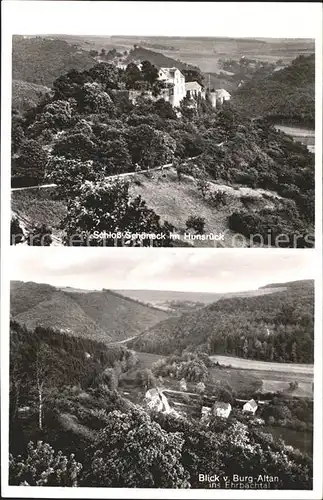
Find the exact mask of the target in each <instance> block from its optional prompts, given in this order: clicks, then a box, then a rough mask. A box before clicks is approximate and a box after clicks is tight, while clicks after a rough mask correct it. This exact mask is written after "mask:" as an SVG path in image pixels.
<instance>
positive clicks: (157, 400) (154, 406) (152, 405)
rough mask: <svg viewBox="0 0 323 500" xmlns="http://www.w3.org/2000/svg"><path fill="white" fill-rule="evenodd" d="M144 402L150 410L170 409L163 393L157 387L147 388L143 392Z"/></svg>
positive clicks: (168, 410)
mask: <svg viewBox="0 0 323 500" xmlns="http://www.w3.org/2000/svg"><path fill="white" fill-rule="evenodd" d="M145 402H146V404H147V406H148V408H149V409H150V410H156V411H161V412H165V413H170V412H171V411H172V410H171V408H170V406H169V404H168V401H167V398H166V396H165V394H163V392H162V391H160V390H159V389H155V388H153V389H149V390H148V391H147V392H146V394H145Z"/></svg>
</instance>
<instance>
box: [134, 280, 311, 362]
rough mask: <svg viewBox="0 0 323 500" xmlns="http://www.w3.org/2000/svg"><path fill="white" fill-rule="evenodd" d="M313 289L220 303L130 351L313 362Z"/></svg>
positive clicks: (167, 324) (146, 337)
mask: <svg viewBox="0 0 323 500" xmlns="http://www.w3.org/2000/svg"><path fill="white" fill-rule="evenodd" d="M313 307H314V286H313V282H311V281H304V282H303V283H302V282H301V283H300V284H299V285H298V286H297V287H295V286H293V284H292V285H291V286H289V283H288V284H286V287H285V288H284V289H281V288H278V289H277V288H276V291H274V293H269V294H265V295H259V296H255V297H231V298H222V299H220V300H218V301H217V302H215V303H213V304H210V305H208V306H206V307H203V308H201V309H198V310H197V311H192V312H191V313H188V314H184V315H182V316H181V317H177V318H176V317H174V318H169V319H167V320H165V321H163V322H161V323H159V324H158V325H155V326H154V327H152V328H151V329H150V330H149V331H147V332H144V333H143V334H142V335H140V336H139V337H137V338H136V339H135V340H133V341H132V342H130V343H129V344H128V346H131V347H132V348H134V349H137V350H141V351H145V352H152V353H159V354H170V353H174V352H176V351H182V350H183V349H189V350H195V349H202V350H204V351H207V352H208V353H209V354H227V355H233V356H240V357H245V358H248V359H259V360H264V361H279V362H284V361H285V362H293V361H294V362H299V363H311V362H313V346H314V342H313V337H314V331H313V330H314V327H313V315H314V312H313Z"/></svg>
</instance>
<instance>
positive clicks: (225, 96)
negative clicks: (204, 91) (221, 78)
mask: <svg viewBox="0 0 323 500" xmlns="http://www.w3.org/2000/svg"><path fill="white" fill-rule="evenodd" d="M215 94H216V100H217V102H218V103H219V104H223V103H224V101H230V99H231V94H229V92H228V91H227V90H225V89H217V90H216V91H215Z"/></svg>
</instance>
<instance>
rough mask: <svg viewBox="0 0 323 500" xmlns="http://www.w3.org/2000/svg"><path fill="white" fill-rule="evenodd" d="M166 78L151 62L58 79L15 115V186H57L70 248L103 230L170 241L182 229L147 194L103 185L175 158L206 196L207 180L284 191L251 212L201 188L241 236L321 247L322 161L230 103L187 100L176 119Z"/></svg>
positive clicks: (247, 205)
mask: <svg viewBox="0 0 323 500" xmlns="http://www.w3.org/2000/svg"><path fill="white" fill-rule="evenodd" d="M156 75H157V71H156V68H155V67H154V66H153V65H151V64H150V63H149V62H147V61H146V62H145V64H143V67H142V70H139V69H138V68H137V66H136V65H134V64H129V65H128V67H127V68H126V70H122V69H120V68H117V67H116V66H114V65H111V64H107V63H100V64H97V65H95V66H94V67H92V68H91V69H90V70H89V71H70V72H69V73H67V74H65V75H62V76H60V77H59V78H57V79H56V80H55V82H54V84H53V91H52V93H51V94H50V95H48V96H46V97H45V98H44V99H43V101H42V102H41V103H40V104H39V105H38V106H36V107H35V108H32V109H30V110H28V112H26V113H24V115H15V116H14V117H13V123H12V138H13V139H12V152H13V157H12V185H13V187H15V186H24V185H28V184H37V183H43V182H50V183H53V182H54V183H55V184H57V186H58V188H57V190H56V193H55V195H56V198H58V199H59V200H61V201H63V202H64V203H65V204H66V205H67V215H66V218H65V219H64V220H63V221H62V228H61V229H63V230H65V231H66V236H67V240H66V239H65V240H64V242H65V244H71V243H68V242H67V241H69V236H70V234H80V233H82V232H85V233H89V234H91V233H93V231H94V230H98V231H102V230H103V229H106V230H111V231H114V230H117V229H118V228H121V230H126V229H127V227H128V228H129V229H130V230H131V231H133V232H135V231H138V230H142V228H144V227H145V228H146V229H147V230H149V231H150V232H155V233H156V232H162V231H165V232H166V233H168V234H169V231H171V230H172V227H170V226H169V225H166V226H165V225H163V224H162V221H161V220H160V217H159V215H161V213H162V209H161V208H160V209H158V207H157V210H156V209H151V208H150V207H148V206H147V203H146V202H145V199H144V198H143V197H142V196H136V197H134V196H131V194H130V193H129V190H128V188H127V187H126V186H124V185H121V184H120V183H119V184H118V183H117V182H114V183H113V184H109V185H108V184H107V183H103V184H102V181H103V177H104V176H111V175H116V174H121V173H126V172H134V171H135V169H136V168H138V165H139V168H144V169H147V168H154V167H157V166H160V165H162V164H165V163H170V162H173V161H174V162H175V165H176V168H175V170H176V172H177V181H178V182H181V179H182V177H183V175H184V174H188V175H190V176H193V177H194V179H195V182H196V185H195V186H194V189H195V191H196V194H198V191H199V187H201V186H202V184H201V183H204V184H205V183H207V181H210V182H212V183H213V184H215V185H219V184H222V185H228V186H242V187H247V188H249V189H255V188H261V189H263V190H270V191H276V192H277V193H278V194H279V196H278V197H277V196H274V197H273V196H270V194H269V195H268V200H269V202H268V203H266V200H265V199H264V200H263V201H264V203H263V204H262V206H261V207H260V206H259V205H258V204H257V203H256V204H254V203H253V201H254V200H253V199H252V197H249V199H248V197H247V199H244V200H241V203H242V202H243V207H242V206H241V204H240V205H239V206H237V204H236V203H235V199H234V197H232V196H231V197H230V196H222V197H221V199H219V196H217V195H214V196H213V195H212V194H210V193H208V192H206V191H207V190H205V189H204V188H203V189H201V190H200V191H201V193H202V195H203V198H204V201H205V202H206V203H207V204H208V206H209V208H210V207H211V208H212V210H214V212H217V211H218V210H219V209H221V208H223V207H224V209H225V212H226V214H227V217H226V225H227V226H229V229H230V230H232V231H233V233H240V234H242V235H244V236H245V237H247V238H249V237H250V235H252V234H260V235H261V238H263V240H264V244H266V245H267V244H268V245H269V246H270V245H272V246H275V239H276V238H277V236H278V235H280V234H284V235H287V240H288V241H287V242H286V241H284V242H283V243H282V242H280V245H281V246H287V247H295V246H296V247H311V246H313V244H314V241H313V240H314V236H313V235H312V233H313V223H314V155H313V154H311V153H310V152H308V151H307V149H306V147H305V146H303V145H301V144H298V143H295V142H293V140H292V139H291V138H290V137H288V136H287V135H285V134H284V133H282V132H277V131H276V130H275V129H274V128H273V127H271V126H270V125H268V123H266V122H265V121H261V122H257V123H256V122H251V121H250V120H249V119H247V118H243V116H241V115H240V114H239V113H238V112H237V111H236V110H235V109H234V108H232V107H230V105H228V106H224V107H222V108H219V109H218V110H214V109H213V108H212V107H211V105H210V103H209V102H208V101H207V100H198V102H197V107H196V109H194V108H191V107H190V106H189V103H187V101H186V100H184V102H183V103H182V104H181V106H180V109H179V110H178V111H179V112H180V115H179V113H175V111H174V109H173V108H172V107H171V105H170V103H167V102H165V101H164V100H163V99H160V98H158V97H159V90H160V82H159V81H158V80H157V76H156ZM132 89H137V92H139V94H140V92H144V93H145V92H151V93H152V95H153V96H155V97H154V98H153V99H151V100H150V99H146V98H144V97H143V96H142V97H140V95H139V96H138V98H137V101H136V104H133V103H132V102H131V101H130V100H129V91H130V90H132ZM140 89H141V90H140ZM196 156H198V157H199V158H198V159H196V160H195V166H194V164H190V165H183V163H184V161H185V159H186V158H190V157H196ZM291 166H292V168H291ZM86 181H91V182H89V183H86ZM85 183H86V184H85ZM139 184H140V182H139ZM157 187H158V186H157ZM157 187H156V189H157ZM76 195H77V196H78V200H76ZM202 195H201V196H202ZM94 200H95V202H94ZM193 201H194V200H193ZM101 209H102V210H101ZM109 214H110V215H109ZM163 215H164V214H163ZM94 220H95V221H97V222H96V223H95V224H94V222H93V221H94ZM165 220H166V222H167V220H168V219H167V214H165V215H164V221H165ZM91 221H92V222H91ZM113 221H114V222H113ZM214 229H215V228H214ZM269 233H272V235H271V236H272V238H271V240H270V241H269V238H268V234H269ZM293 235H296V236H297V237H298V239H297V241H296V243H295V242H294V241H293V239H292V237H293ZM110 243H111V242H110ZM256 243H257V242H256ZM101 244H102V241H101V240H98V239H92V241H91V245H96V246H97V245H101ZM156 244H160V245H163V244H164V246H170V245H171V242H170V241H167V242H160V243H158V242H156Z"/></svg>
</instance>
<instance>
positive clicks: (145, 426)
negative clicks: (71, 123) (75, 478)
mask: <svg viewBox="0 0 323 500" xmlns="http://www.w3.org/2000/svg"><path fill="white" fill-rule="evenodd" d="M183 444H184V440H183V438H182V436H181V434H180V433H177V432H173V433H172V432H166V431H165V430H164V429H162V428H161V426H160V425H159V424H157V423H156V422H153V421H152V420H151V418H150V417H149V415H148V414H147V413H145V412H143V411H141V410H138V409H136V410H132V411H130V412H128V413H121V412H120V411H117V410H115V411H112V412H111V413H110V414H109V415H108V417H107V425H106V427H105V428H104V429H103V430H102V431H100V432H99V433H98V435H97V437H96V438H95V440H94V443H93V445H92V446H91V447H90V449H89V450H88V452H87V454H89V455H90V456H92V459H91V464H90V467H89V471H86V472H85V477H84V481H83V484H82V485H83V486H99V487H100V486H102V487H128V488H139V487H141V488H165V487H167V488H188V487H189V486H190V485H189V482H188V474H187V473H186V472H185V470H184V467H183V465H182V463H181V458H182V448H183ZM120 471H122V474H121V473H120Z"/></svg>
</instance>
